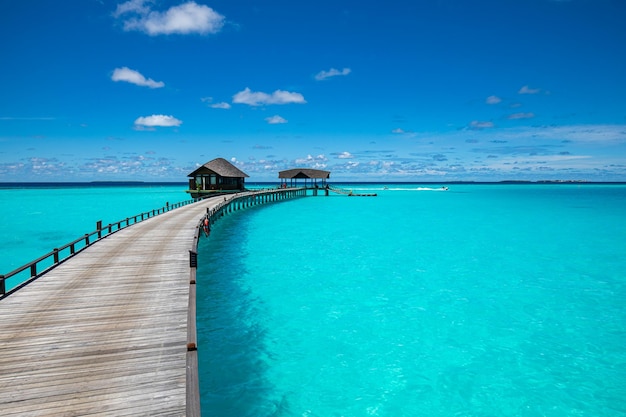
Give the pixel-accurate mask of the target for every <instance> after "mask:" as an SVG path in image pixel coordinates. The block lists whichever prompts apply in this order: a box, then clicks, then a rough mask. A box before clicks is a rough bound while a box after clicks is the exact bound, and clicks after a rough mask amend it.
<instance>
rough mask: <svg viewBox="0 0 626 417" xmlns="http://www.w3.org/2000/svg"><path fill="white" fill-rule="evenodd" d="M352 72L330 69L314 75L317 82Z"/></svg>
mask: <svg viewBox="0 0 626 417" xmlns="http://www.w3.org/2000/svg"><path fill="white" fill-rule="evenodd" d="M351 72H352V70H351V69H350V68H344V69H342V70H341V71H339V70H338V69H335V68H331V69H330V70H328V71H320V72H318V73H317V74H316V75H315V79H316V80H318V81H321V80H325V79H327V78H330V77H336V76H338V75H348V74H350V73H351Z"/></svg>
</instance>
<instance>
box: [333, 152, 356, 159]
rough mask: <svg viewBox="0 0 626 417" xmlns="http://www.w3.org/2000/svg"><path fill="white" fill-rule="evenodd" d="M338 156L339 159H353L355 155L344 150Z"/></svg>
mask: <svg viewBox="0 0 626 417" xmlns="http://www.w3.org/2000/svg"><path fill="white" fill-rule="evenodd" d="M337 158H339V159H352V158H354V155H352V154H351V153H350V152H342V153H340V154H339V155H337Z"/></svg>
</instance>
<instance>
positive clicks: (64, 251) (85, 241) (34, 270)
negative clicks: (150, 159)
mask: <svg viewBox="0 0 626 417" xmlns="http://www.w3.org/2000/svg"><path fill="white" fill-rule="evenodd" d="M196 201H198V199H195V200H185V201H180V202H178V203H174V204H169V203H165V206H163V207H161V208H158V209H153V210H150V211H145V212H143V213H140V214H137V215H135V216H131V217H127V218H125V219H123V220H120V221H117V222H114V223H110V224H108V225H106V226H104V227H103V226H102V222H101V221H98V222H97V223H96V230H94V231H93V232H90V233H86V234H85V235H83V236H81V237H79V238H78V239H75V240H74V241H72V242H70V243H67V244H65V245H63V246H60V247H58V248H54V249H53V250H52V251H50V252H48V253H46V254H45V255H43V256H40V257H39V258H37V259H35V260H33V261H30V262H28V263H26V264H24V265H22V266H20V267H19V268H17V269H14V270H13V271H11V272H9V273H7V274H5V275H0V300H2V299H3V298H5V297H7V296H8V295H10V294H12V293H14V292H15V291H17V290H19V289H20V288H23V287H24V286H26V285H28V284H29V283H31V282H32V281H34V280H35V279H37V278H39V277H40V276H42V275H43V274H45V273H46V272H48V271H49V270H51V269H53V268H55V267H56V266H58V265H59V264H61V263H63V262H64V261H66V260H67V259H69V258H71V257H72V256H74V255H76V254H78V253H79V252H81V251H83V250H84V249H86V248H88V247H89V246H91V245H92V244H94V243H95V242H97V241H99V240H100V239H104V238H106V237H107V236H110V235H112V234H113V233H115V232H118V231H120V230H122V229H125V228H126V227H128V226H132V225H133V224H136V223H139V222H142V221H144V220H147V219H149V218H151V217H154V216H158V215H159V214H163V213H166V212H168V211H171V210H174V209H176V208H179V207H183V206H186V205H188V204H191V203H194V202H196ZM50 258H52V260H51V261H50ZM44 261H48V265H47V266H45V267H44V268H43V269H42V270H41V271H39V268H38V266H39V265H40V264H41V263H43V262H44ZM50 262H51V264H50ZM27 269H30V276H29V277H28V278H27V279H26V280H24V281H23V282H21V283H20V284H18V285H17V286H15V287H14V288H12V289H11V290H9V291H6V280H7V279H9V278H11V277H13V276H15V275H18V274H19V273H21V272H23V271H25V270H27Z"/></svg>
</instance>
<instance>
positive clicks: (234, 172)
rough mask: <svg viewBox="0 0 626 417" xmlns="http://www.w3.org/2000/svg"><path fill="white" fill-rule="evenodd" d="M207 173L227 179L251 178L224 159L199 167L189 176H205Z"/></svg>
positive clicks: (217, 159)
mask: <svg viewBox="0 0 626 417" xmlns="http://www.w3.org/2000/svg"><path fill="white" fill-rule="evenodd" d="M205 173H215V174H217V175H219V176H220V177H226V178H247V177H249V175H248V174H246V173H245V172H243V171H241V170H240V169H239V168H237V167H236V166H234V165H233V164H231V163H230V162H228V161H227V160H225V159H224V158H215V159H214V160H212V161H209V162H207V163H206V164H204V165H202V166H201V167H199V168H198V169H196V170H195V171H193V172H192V173H190V174H189V175H187V176H188V177H195V176H196V175H198V174H205Z"/></svg>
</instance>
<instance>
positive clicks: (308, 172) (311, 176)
mask: <svg viewBox="0 0 626 417" xmlns="http://www.w3.org/2000/svg"><path fill="white" fill-rule="evenodd" d="M278 178H280V182H281V184H287V182H289V183H290V185H293V184H294V181H295V183H296V184H297V182H298V179H304V185H305V186H306V185H307V181H308V180H311V185H315V186H317V180H322V181H321V182H322V186H324V185H326V180H327V179H328V178H330V171H323V170H321V169H311V168H294V169H287V170H285V171H280V172H279V173H278Z"/></svg>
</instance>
